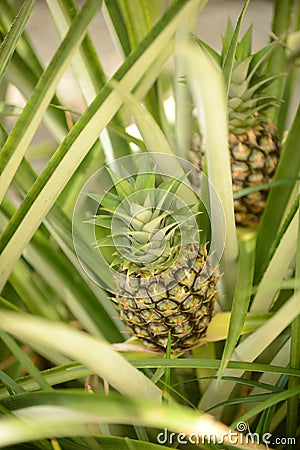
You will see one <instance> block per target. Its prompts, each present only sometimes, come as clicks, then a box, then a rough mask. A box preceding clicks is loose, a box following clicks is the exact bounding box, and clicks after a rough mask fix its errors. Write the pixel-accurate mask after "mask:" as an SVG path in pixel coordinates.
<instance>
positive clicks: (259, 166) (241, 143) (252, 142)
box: [189, 121, 282, 226]
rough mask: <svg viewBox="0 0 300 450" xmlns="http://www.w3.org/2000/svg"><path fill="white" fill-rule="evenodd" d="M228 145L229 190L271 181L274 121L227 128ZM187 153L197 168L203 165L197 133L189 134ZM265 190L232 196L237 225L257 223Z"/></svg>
mask: <svg viewBox="0 0 300 450" xmlns="http://www.w3.org/2000/svg"><path fill="white" fill-rule="evenodd" d="M228 145H229V151H230V163H231V175H232V190H233V194H235V193H237V192H239V191H240V190H241V189H244V188H248V187H253V186H257V185H260V184H263V183H269V182H270V181H272V179H273V176H274V173H275V170H276V167H277V165H278V162H279V158H280V153H281V149H282V144H281V142H280V140H279V138H278V134H277V127H276V125H274V124H269V123H265V122H263V121H260V122H259V123H258V124H257V126H256V127H255V128H253V129H249V130H245V131H244V133H242V134H235V133H233V132H230V133H229V137H228ZM189 157H190V160H191V161H192V162H193V164H195V165H196V166H197V167H198V168H199V169H200V170H203V169H204V163H205V143H204V140H203V138H202V135H201V134H200V133H195V134H194V135H193V137H192V148H191V150H190V152H189ZM268 192H269V191H268V189H262V190H259V191H255V192H253V193H251V194H248V195H245V196H243V197H240V198H238V199H236V200H234V213H235V222H236V224H237V225H241V226H255V225H257V224H258V222H259V219H260V217H261V215H262V213H263V211H264V209H265V206H266V201H267V197H268Z"/></svg>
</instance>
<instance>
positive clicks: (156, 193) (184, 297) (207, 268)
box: [94, 168, 219, 353]
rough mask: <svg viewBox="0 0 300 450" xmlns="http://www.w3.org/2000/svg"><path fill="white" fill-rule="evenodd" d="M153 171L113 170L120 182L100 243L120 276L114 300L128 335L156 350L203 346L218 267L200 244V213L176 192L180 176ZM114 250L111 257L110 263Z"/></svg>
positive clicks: (101, 224)
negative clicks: (200, 342) (131, 174)
mask: <svg viewBox="0 0 300 450" xmlns="http://www.w3.org/2000/svg"><path fill="white" fill-rule="evenodd" d="M153 170H154V171H152V172H151V170H147V171H145V172H143V173H139V174H138V175H135V176H128V174H127V176H126V175H123V174H122V176H120V175H117V174H116V173H115V172H112V171H111V170H109V173H110V176H111V178H112V180H113V183H114V187H113V189H111V190H110V191H108V192H107V193H106V194H105V195H104V197H103V199H102V200H101V201H100V205H99V207H98V211H97V215H96V217H95V219H94V224H95V225H96V227H95V230H96V235H97V230H98V231H99V233H98V237H99V236H100V239H98V241H97V246H98V247H99V250H100V251H101V252H103V253H102V254H103V255H104V254H105V249H107V248H109V252H106V260H107V261H108V263H109V264H110V267H111V269H112V270H113V273H114V279H115V284H116V288H115V292H114V294H115V296H114V298H113V301H114V304H115V306H116V308H117V310H118V311H119V314H120V319H121V320H123V322H124V323H125V324H126V328H127V330H126V331H127V332H128V333H129V334H131V335H133V336H135V337H137V338H139V339H140V340H141V341H142V342H143V343H144V345H145V346H146V347H147V348H148V349H151V350H154V351H158V352H165V351H166V348H167V347H168V345H170V348H171V352H172V353H177V352H183V351H185V350H188V349H190V348H193V347H195V346H197V345H198V344H199V340H200V338H201V337H203V336H204V335H205V331H206V328H207V326H208V324H209V322H210V321H211V319H212V315H213V310H214V303H215V301H216V299H217V283H218V279H219V278H218V275H217V274H216V272H217V267H212V264H211V262H210V257H209V256H208V253H207V244H206V245H200V244H199V230H198V225H197V220H196V216H197V213H196V212H195V211H193V209H191V208H190V207H187V206H186V205H185V204H184V202H183V201H182V200H181V199H180V197H179V195H178V189H179V187H180V186H181V184H182V181H181V180H177V179H172V180H170V179H168V180H164V179H163V177H162V176H161V175H158V174H157V173H156V172H155V168H154V169H153ZM109 255H113V256H112V258H111V260H109Z"/></svg>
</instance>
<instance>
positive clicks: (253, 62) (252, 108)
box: [196, 20, 283, 134]
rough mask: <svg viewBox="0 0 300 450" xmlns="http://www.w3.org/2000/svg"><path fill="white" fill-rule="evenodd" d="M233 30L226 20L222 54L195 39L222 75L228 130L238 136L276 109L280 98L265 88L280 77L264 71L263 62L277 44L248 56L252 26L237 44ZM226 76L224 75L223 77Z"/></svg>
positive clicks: (265, 61) (267, 46)
mask: <svg viewBox="0 0 300 450" xmlns="http://www.w3.org/2000/svg"><path fill="white" fill-rule="evenodd" d="M237 38H238V33H237V29H234V27H233V25H232V23H231V21H230V20H228V23H227V28H226V31H225V35H224V36H223V37H222V52H221V54H219V53H217V52H216V51H215V50H214V49H212V48H211V47H210V46H208V45H207V44H206V43H204V42H203V41H201V40H199V39H197V38H196V40H197V42H198V44H199V45H200V46H201V47H202V48H204V49H205V50H206V51H207V52H208V53H209V54H210V55H211V56H212V57H213V59H214V60H215V62H216V63H217V65H218V66H219V67H220V69H221V70H222V72H223V73H224V74H225V81H226V83H227V92H228V116H229V117H228V119H229V131H230V132H233V133H235V134H242V133H244V132H245V130H246V129H249V128H255V127H256V126H259V124H260V122H268V117H267V114H268V110H269V109H270V108H272V107H274V106H278V105H279V103H280V99H279V98H277V97H274V96H270V95H268V94H267V88H268V87H269V86H270V85H271V83H273V82H274V81H275V80H276V79H278V77H279V76H282V75H283V74H281V73H280V74H278V73H276V74H271V73H268V72H267V71H266V63H267V60H268V58H269V57H270V55H271V53H272V52H273V51H274V50H275V48H276V47H277V46H278V42H277V41H273V42H271V43H270V44H268V45H266V46H265V47H263V48H262V49H260V50H259V51H258V52H256V53H252V26H250V27H249V29H248V30H247V31H246V33H245V34H244V36H243V37H242V39H241V40H240V41H239V42H238V41H237ZM232 50H233V51H232ZM226 75H227V76H226Z"/></svg>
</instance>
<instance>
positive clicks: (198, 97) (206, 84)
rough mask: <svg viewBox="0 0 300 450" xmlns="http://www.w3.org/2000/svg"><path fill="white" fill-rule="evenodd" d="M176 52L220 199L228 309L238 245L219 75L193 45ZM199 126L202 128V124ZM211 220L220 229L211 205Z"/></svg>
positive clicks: (201, 52)
mask: <svg viewBox="0 0 300 450" xmlns="http://www.w3.org/2000/svg"><path fill="white" fill-rule="evenodd" d="M180 53H181V54H182V57H183V58H185V59H186V63H187V67H188V71H189V80H190V84H191V93H192V97H193V98H194V103H195V104H196V106H197V109H198V112H199V113H198V117H199V121H200V115H201V116H204V117H205V124H204V138H205V141H206V147H207V151H206V158H207V165H208V178H209V180H210V182H211V183H212V185H213V186H214V188H215V190H216V191H217V193H218V195H219V197H220V199H221V203H222V206H223V209H224V213H225V217H226V225H225V227H226V228H225V234H226V243H225V248H224V254H223V258H222V261H221V269H222V271H224V272H225V273H226V277H224V290H225V295H226V298H225V302H223V303H225V307H226V308H228V309H229V307H230V304H231V302H232V298H233V293H234V287H235V280H236V270H237V264H236V261H237V254H238V244H237V236H236V228H235V222H234V213H233V198H232V181H231V169H230V157H229V150H228V139H227V112H226V97H225V89H224V83H223V80H222V76H221V73H220V72H218V71H217V69H216V67H215V65H214V64H213V63H212V61H211V59H209V58H208V57H207V55H206V53H205V52H204V51H203V50H202V49H201V48H198V47H197V46H195V45H194V46H193V45H189V46H188V45H185V46H184V47H183V48H181V49H180ZM200 111H201V114H200ZM216 124H217V126H216ZM199 125H200V126H202V125H203V124H199ZM220 174H222V176H220ZM212 217H213V218H214V220H215V223H214V224H213V225H214V226H216V227H219V228H221V227H223V228H224V224H223V223H221V221H220V217H219V218H218V217H217V215H216V214H215V211H214V204H213V203H212ZM220 236H221V235H220ZM218 245H220V246H221V245H222V243H221V242H219V243H218Z"/></svg>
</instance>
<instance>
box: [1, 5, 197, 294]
mask: <svg viewBox="0 0 300 450" xmlns="http://www.w3.org/2000/svg"><path fill="white" fill-rule="evenodd" d="M198 3H199V2H198V0H190V1H188V2H185V3H184V4H183V3H182V2H181V1H179V0H177V1H176V2H174V3H173V5H172V7H171V8H170V9H169V10H168V12H167V13H166V15H165V16H164V17H163V18H162V19H161V20H160V21H159V22H158V23H157V25H156V26H155V27H154V28H153V29H152V31H151V32H150V37H151V42H149V37H148V36H147V37H146V38H145V39H144V40H143V41H142V42H141V44H140V45H139V46H138V47H137V49H136V51H135V52H134V53H132V54H131V58H129V59H128V60H127V61H126V63H124V65H123V66H122V67H121V68H120V69H119V71H118V72H117V74H116V75H115V78H116V79H117V80H119V81H120V84H121V85H122V88H124V90H129V91H130V90H131V89H132V88H133V87H134V86H135V85H136V83H137V82H138V80H139V79H141V78H142V77H143V74H144V73H145V71H146V70H147V68H148V67H149V66H150V65H151V62H152V61H153V59H155V56H156V55H157V54H158V53H159V52H160V48H161V47H163V46H164V45H165V44H166V43H167V42H168V41H169V40H170V39H171V38H172V36H173V35H174V33H175V31H176V28H177V27H178V25H179V24H180V23H181V22H182V21H183V20H184V19H185V17H186V15H188V14H191V12H192V11H193V10H194V9H195V8H196V7H197V6H198ZM121 80H122V83H121ZM120 105H121V101H120V99H119V98H118V96H117V95H116V94H115V93H114V92H112V91H111V88H110V87H109V86H106V87H104V88H103V90H102V91H101V92H100V93H99V94H98V95H97V97H96V99H95V100H94V102H93V103H92V104H91V105H90V107H89V108H88V109H87V110H86V112H85V113H84V114H83V115H82V116H81V118H80V119H79V120H78V122H77V123H76V124H75V125H74V127H73V128H72V130H71V131H70V133H69V136H68V139H67V140H65V141H64V143H63V144H62V145H61V146H60V148H59V149H58V151H57V152H56V154H55V156H54V157H53V158H52V160H51V162H50V163H49V165H48V167H46V169H45V170H44V172H43V173H42V174H41V175H40V177H39V179H38V180H37V182H36V184H35V185H34V186H33V188H32V190H31V192H29V193H28V196H27V199H26V200H25V201H24V202H23V204H22V205H21V207H20V208H19V210H18V211H17V213H16V215H15V217H14V218H13V219H12V221H11V223H10V225H9V226H8V228H7V230H6V232H5V234H3V236H2V248H4V247H5V249H4V250H3V252H2V254H1V256H0V261H1V260H2V261H5V264H2V263H1V264H0V265H1V275H0V289H1V288H2V287H3V286H4V284H5V282H6V280H7V277H8V275H9V273H10V271H11V270H12V267H13V265H14V263H15V261H16V260H17V259H18V257H19V256H20V254H21V252H22V251H23V249H24V247H25V246H26V244H27V243H28V242H29V240H30V239H31V237H32V235H33V233H34V232H35V230H36V229H37V227H38V226H39V224H40V223H41V221H42V220H43V218H44V217H45V215H46V214H47V213H48V211H49V210H50V208H51V206H52V205H53V203H54V202H55V200H56V199H57V197H58V195H59V194H60V192H61V191H62V189H63V188H64V186H65V184H66V182H67V181H68V180H69V179H70V177H71V176H72V174H73V173H74V171H75V170H76V168H77V167H78V165H79V164H80V162H81V161H82V159H83V158H84V157H85V155H86V154H87V153H88V151H89V149H90V147H91V145H92V144H93V143H94V141H95V140H96V139H97V137H98V136H99V133H100V131H101V130H102V129H103V128H104V127H105V126H106V125H107V124H108V122H109V120H110V119H111V118H112V117H113V115H114V114H115V112H116V111H117V110H118V108H119V107H120ZM25 230H26V231H25ZM12 235H13V236H12ZM8 241H9V242H8Z"/></svg>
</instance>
